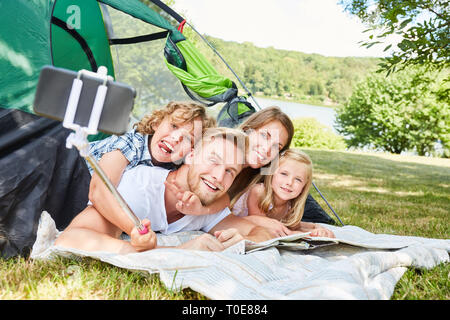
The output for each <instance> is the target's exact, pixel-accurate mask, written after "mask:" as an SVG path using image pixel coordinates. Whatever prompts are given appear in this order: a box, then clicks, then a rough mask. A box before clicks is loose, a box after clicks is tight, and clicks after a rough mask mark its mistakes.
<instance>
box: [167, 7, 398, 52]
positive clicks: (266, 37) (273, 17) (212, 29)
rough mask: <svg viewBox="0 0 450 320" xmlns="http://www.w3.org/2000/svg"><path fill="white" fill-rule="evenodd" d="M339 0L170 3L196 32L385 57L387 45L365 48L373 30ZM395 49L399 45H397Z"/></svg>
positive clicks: (278, 46) (299, 48)
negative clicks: (346, 10) (361, 43)
mask: <svg viewBox="0 0 450 320" xmlns="http://www.w3.org/2000/svg"><path fill="white" fill-rule="evenodd" d="M337 2H338V0H175V4H174V5H172V7H173V8H174V9H175V10H176V11H177V12H179V13H180V15H182V16H183V17H184V18H186V19H187V21H188V22H189V23H190V24H192V25H193V26H194V27H195V29H196V30H197V31H199V32H200V33H202V34H207V35H210V36H213V37H217V38H220V39H223V40H228V41H236V42H239V43H242V42H244V41H249V42H252V43H253V44H254V45H256V46H258V47H263V48H265V47H270V46H271V47H274V48H276V49H285V50H294V51H300V52H304V53H318V54H321V55H324V56H336V57H347V56H356V57H383V56H386V55H387V53H389V51H388V52H383V50H384V48H385V47H386V45H387V44H390V43H392V42H394V43H395V39H391V40H389V42H387V43H386V44H380V45H374V46H372V47H371V48H369V49H367V48H365V47H361V46H360V44H359V43H358V42H359V41H367V40H368V36H369V34H370V33H363V31H364V30H365V29H367V27H366V26H364V25H363V24H362V23H361V22H360V20H359V19H358V18H356V17H354V16H351V15H349V14H348V13H346V12H343V7H342V6H340V5H338V4H337ZM393 48H395V46H393Z"/></svg>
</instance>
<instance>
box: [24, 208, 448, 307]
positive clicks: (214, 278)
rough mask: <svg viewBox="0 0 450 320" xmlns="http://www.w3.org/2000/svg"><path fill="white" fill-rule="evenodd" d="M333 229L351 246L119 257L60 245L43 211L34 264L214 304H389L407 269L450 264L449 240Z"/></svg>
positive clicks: (175, 240)
mask: <svg viewBox="0 0 450 320" xmlns="http://www.w3.org/2000/svg"><path fill="white" fill-rule="evenodd" d="M327 227H328V228H330V229H331V230H332V231H333V232H334V233H335V235H336V238H337V239H338V240H340V242H346V243H339V244H336V245H331V246H325V247H321V248H317V249H314V250H299V251H288V250H280V249H277V248H275V247H269V248H265V249H263V250H259V251H255V252H252V253H248V254H242V252H241V253H237V251H236V250H238V251H239V250H240V249H239V248H241V249H242V245H241V246H240V245H239V244H238V245H237V246H235V247H234V248H232V249H230V250H227V251H223V252H205V251H194V250H181V249H174V248H173V249H172V248H165V249H155V250H150V251H146V252H141V253H133V254H126V255H119V254H111V253H107V252H86V251H80V250H74V249H67V248H63V247H59V246H55V245H54V244H53V243H54V240H55V239H56V237H57V236H58V233H59V231H58V230H56V228H55V224H54V221H53V220H52V218H51V217H50V215H49V214H48V213H46V212H43V214H42V216H41V219H40V223H39V229H38V233H37V239H36V242H35V244H34V246H33V250H32V253H31V258H33V259H51V258H52V257H55V256H57V255H62V256H83V257H92V258H94V259H99V260H101V261H104V262H106V263H109V264H112V265H115V266H118V267H121V268H125V269H130V270H141V271H146V272H149V273H159V274H160V278H161V281H162V282H163V283H164V285H165V286H166V287H168V288H179V289H181V288H187V287H189V288H191V289H193V290H195V291H197V292H200V293H201V294H203V295H205V296H206V297H208V298H210V299H227V300H228V299H239V300H240V299H389V298H390V297H391V295H392V293H393V291H394V287H395V285H396V283H397V281H398V280H399V279H400V278H401V276H402V275H403V273H404V272H405V271H406V269H407V268H408V267H415V268H426V269H428V268H432V267H434V266H436V265H438V264H440V263H442V262H448V261H449V252H450V240H448V239H447V240H440V239H429V238H421V237H410V236H396V235H387V234H373V233H370V232H367V231H365V230H363V229H361V228H359V227H356V226H345V227H336V226H328V225H327ZM199 234H201V232H182V233H178V234H173V235H169V236H160V235H158V241H159V243H160V244H161V245H177V244H180V243H182V242H184V241H187V240H189V239H192V238H193V237H195V236H198V235H199ZM348 243H351V244H352V245H349V244H348ZM359 245H361V246H359Z"/></svg>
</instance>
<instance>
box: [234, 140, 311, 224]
mask: <svg viewBox="0 0 450 320" xmlns="http://www.w3.org/2000/svg"><path fill="white" fill-rule="evenodd" d="M286 160H294V161H297V162H299V163H302V164H304V165H305V168H306V182H305V185H304V186H303V190H302V192H301V193H300V195H299V196H298V197H297V198H295V199H292V200H290V201H291V203H290V204H291V206H290V208H289V210H288V212H287V214H286V215H285V216H284V217H283V219H282V220H281V222H282V223H283V224H284V225H285V226H286V227H288V228H293V229H295V228H296V227H297V226H298V225H299V223H300V222H301V220H302V217H303V212H304V211H305V203H306V198H307V197H308V194H309V189H310V188H311V184H312V174H313V165H312V161H311V158H310V157H309V156H308V155H307V154H306V153H304V152H302V151H300V150H298V149H287V150H285V151H284V152H283V153H281V154H280V157H279V160H278V166H280V165H281V164H282V163H284V162H285V161H286ZM272 179H273V175H272V174H271V175H261V174H258V175H256V176H255V177H254V178H253V179H252V181H251V183H250V184H249V185H248V186H247V187H246V188H245V189H244V190H243V191H242V192H240V193H239V194H238V195H237V196H235V197H234V198H233V199H232V201H231V205H230V206H231V207H233V206H234V204H235V203H236V201H237V200H238V199H239V198H240V197H241V196H242V195H243V194H244V193H245V192H247V191H248V190H249V189H250V187H252V186H253V185H255V184H256V183H261V182H262V183H263V185H264V195H263V196H262V198H261V199H258V207H259V209H260V210H261V211H263V212H265V213H266V215H267V216H268V217H269V218H270V217H271V213H272V212H271V206H272V205H273V204H274V195H273V189H272Z"/></svg>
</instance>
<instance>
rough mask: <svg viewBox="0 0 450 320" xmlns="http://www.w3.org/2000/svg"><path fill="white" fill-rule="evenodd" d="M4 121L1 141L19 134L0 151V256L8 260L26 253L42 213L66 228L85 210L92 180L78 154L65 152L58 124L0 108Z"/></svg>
mask: <svg viewBox="0 0 450 320" xmlns="http://www.w3.org/2000/svg"><path fill="white" fill-rule="evenodd" d="M42 120H45V121H42ZM3 121H5V122H8V123H9V128H8V129H6V130H5V129H4V128H2V131H1V136H0V143H2V142H4V141H2V140H3V137H4V136H10V135H8V132H13V133H14V132H22V133H23V134H15V135H14V139H12V138H9V139H8V141H7V142H8V146H6V144H5V143H3V146H5V148H2V152H1V153H0V164H1V165H0V177H1V179H0V256H2V257H6V258H9V257H12V256H16V255H24V256H26V255H28V254H29V252H30V250H31V246H32V245H33V243H34V241H35V238H36V231H37V223H38V220H39V217H40V215H41V212H42V210H46V211H48V212H51V216H52V218H53V219H54V220H55V222H56V224H57V225H59V226H60V227H61V228H65V227H66V226H67V225H68V224H69V223H70V221H71V220H72V219H73V217H75V215H76V214H78V213H79V212H80V211H81V210H83V209H84V208H85V207H86V204H87V201H88V192H89V182H90V178H91V176H90V174H89V170H88V169H87V166H86V163H85V161H84V159H83V158H81V157H80V156H79V155H78V151H77V150H75V149H67V148H66V146H65V142H66V137H67V135H68V134H69V130H67V129H65V128H63V127H62V126H61V124H60V123H59V122H57V121H53V120H49V119H43V118H41V117H38V116H35V115H31V114H28V113H25V112H23V111H20V110H10V109H0V123H2V122H3ZM33 126H34V127H35V128H36V130H29V129H30V127H31V128H33V129H35V128H34V127H33ZM10 137H11V136H10ZM11 142H12V143H11Z"/></svg>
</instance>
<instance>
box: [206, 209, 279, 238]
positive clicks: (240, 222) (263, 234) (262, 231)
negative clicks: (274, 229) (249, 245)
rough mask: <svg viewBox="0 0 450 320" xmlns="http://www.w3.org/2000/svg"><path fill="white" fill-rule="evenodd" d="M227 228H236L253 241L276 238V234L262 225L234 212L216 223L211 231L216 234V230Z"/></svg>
mask: <svg viewBox="0 0 450 320" xmlns="http://www.w3.org/2000/svg"><path fill="white" fill-rule="evenodd" d="M225 229H236V230H237V231H238V232H239V233H240V234H241V235H242V236H243V237H244V239H247V240H251V241H253V242H262V241H266V240H269V239H272V238H274V236H273V235H272V234H271V233H270V232H269V231H268V230H267V229H266V228H263V227H261V226H257V225H256V224H254V223H252V222H250V221H248V220H246V219H244V218H241V217H237V216H235V215H233V214H230V215H228V216H227V217H226V218H225V219H223V220H222V221H220V222H219V223H218V224H216V225H215V226H214V227H213V228H212V229H211V230H210V231H209V233H211V234H214V233H215V232H216V231H220V230H225Z"/></svg>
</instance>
